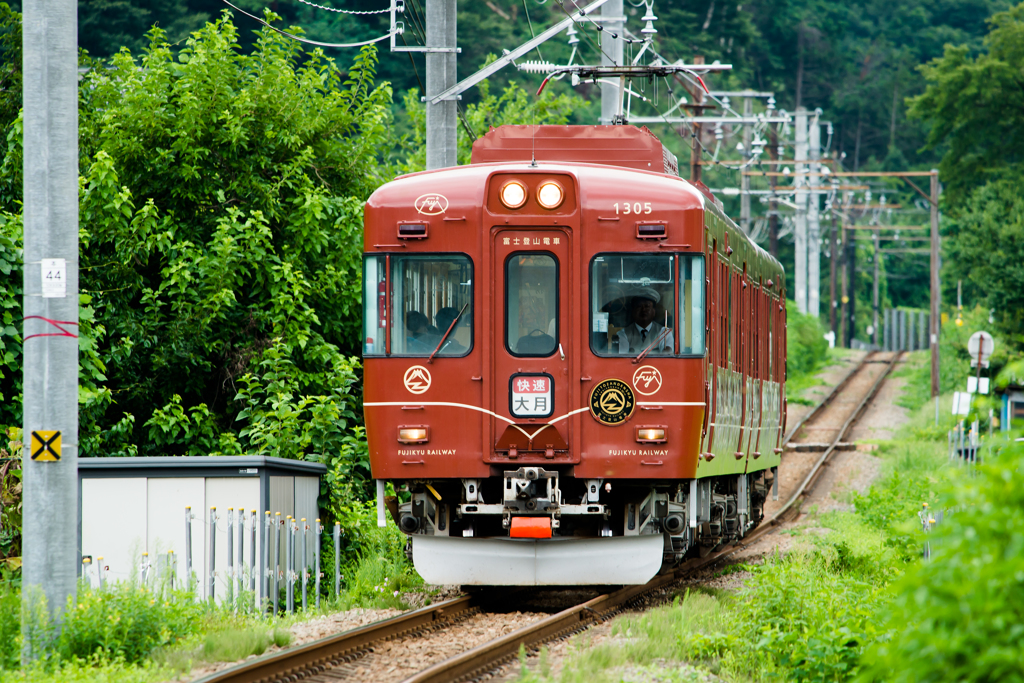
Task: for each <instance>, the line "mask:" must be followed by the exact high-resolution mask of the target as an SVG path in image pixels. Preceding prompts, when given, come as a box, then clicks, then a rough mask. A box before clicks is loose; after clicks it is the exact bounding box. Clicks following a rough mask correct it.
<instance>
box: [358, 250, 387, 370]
mask: <svg viewBox="0 0 1024 683" xmlns="http://www.w3.org/2000/svg"><path fill="white" fill-rule="evenodd" d="M386 264H387V257H386V256H376V255H373V256H366V257H364V258H363V355H364V356H383V355H384V338H385V336H386V334H387V326H388V321H387V278H386V274H387V273H386V270H385V269H386Z"/></svg>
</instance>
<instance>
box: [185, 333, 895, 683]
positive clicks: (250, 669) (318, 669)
mask: <svg viewBox="0 0 1024 683" xmlns="http://www.w3.org/2000/svg"><path fill="white" fill-rule="evenodd" d="M873 355H874V354H873V353H870V354H868V355H867V356H865V357H864V358H863V359H862V360H861V362H860V363H859V364H858V365H857V366H856V367H855V368H854V369H853V370H851V371H850V372H849V373H848V374H847V375H846V376H845V377H844V378H843V380H842V381H841V382H840V383H839V384H838V385H837V386H836V388H835V389H833V390H832V392H830V393H829V395H828V396H826V397H825V398H824V399H822V401H821V402H820V403H819V404H818V405H817V406H815V408H814V409H813V410H812V411H811V412H810V413H808V415H807V416H805V417H804V418H803V419H802V420H801V421H800V422H798V423H797V425H796V426H795V427H794V428H793V430H792V431H791V432H790V433H789V434H788V435H787V438H786V442H788V441H789V439H790V438H791V437H792V436H793V435H794V434H795V433H796V430H798V429H799V428H800V427H801V426H803V425H804V424H805V423H806V422H807V421H809V420H810V419H812V418H813V417H815V416H817V414H818V413H820V411H821V409H822V408H823V407H824V406H826V405H828V404H829V403H831V402H832V400H834V398H835V397H836V396H837V395H838V394H839V393H840V391H842V390H843V389H844V388H845V387H846V386H848V384H849V381H850V379H851V378H852V377H853V376H854V375H855V374H856V373H857V372H859V371H860V370H861V369H863V368H864V367H866V366H867V364H868V363H869V362H871V360H872V357H873ZM900 355H902V353H896V354H895V355H894V356H893V357H892V359H891V360H890V361H889V367H888V368H887V369H886V371H885V372H884V373H883V374H882V375H881V376H879V377H878V379H877V380H876V381H875V382H874V384H873V385H872V387H871V389H870V390H869V392H868V394H867V395H866V396H865V397H864V399H863V400H862V401H861V402H860V403H859V404H858V406H857V408H856V409H855V410H854V412H853V413H852V414H851V415H850V417H849V418H848V419H847V420H846V422H845V423H844V425H843V427H842V428H841V429H840V431H839V433H838V435H837V436H836V438H835V439H834V440H833V442H832V443H831V444H830V445H829V447H828V449H827V450H826V451H825V453H824V454H823V455H822V457H821V458H819V459H818V461H817V462H816V463H815V465H814V468H813V469H812V471H811V473H810V474H809V475H808V476H807V477H806V478H805V479H804V481H803V482H802V483H801V484H800V488H799V490H798V492H797V493H796V494H795V495H794V496H793V497H792V498H791V499H790V500H789V501H788V502H787V503H786V504H785V505H784V506H783V507H782V508H780V509H779V510H778V511H777V512H776V513H775V514H774V515H773V516H772V517H771V518H770V519H767V520H764V521H763V522H762V524H761V525H760V526H759V527H758V528H757V529H755V530H754V531H752V532H751V533H750V534H748V535H747V536H746V537H744V539H743V540H742V541H740V542H738V543H735V544H733V545H730V546H729V547H727V548H724V549H722V550H718V551H715V552H712V553H711V554H709V555H707V556H705V557H701V558H695V559H692V560H689V561H687V562H684V563H683V564H682V565H680V566H679V567H676V568H675V569H674V570H672V571H671V572H668V573H665V574H661V575H659V576H656V577H655V578H654V579H652V580H651V581H649V582H648V583H646V584H644V585H642V586H626V587H624V588H621V589H619V590H616V591H614V592H612V593H608V594H605V595H600V596H598V597H596V598H593V599H591V600H588V601H587V602H584V603H582V604H579V605H576V606H574V607H570V608H568V609H566V610H563V611H562V612H559V613H557V614H553V615H551V616H549V617H545V618H543V619H541V620H539V621H537V622H534V623H532V624H529V625H527V626H524V627H522V628H520V629H518V630H516V631H514V632H512V633H510V634H507V635H505V636H503V637H501V638H498V639H496V640H492V641H489V642H487V643H484V644H482V645H480V646H478V647H475V648H472V649H470V650H467V651H466V652H463V653H462V654H460V655H457V656H455V657H452V658H449V659H447V660H444V661H442V662H438V663H437V664H434V665H433V666H430V667H428V668H426V669H424V670H423V671H420V672H419V673H417V674H415V675H413V676H411V677H409V678H408V679H406V681H405V683H428V682H431V683H432V682H438V683H440V682H442V681H453V680H459V679H466V678H470V677H472V676H478V675H482V674H484V673H486V672H488V671H492V670H494V669H495V668H497V667H499V666H501V665H503V664H504V663H505V662H507V661H510V660H511V659H514V658H515V657H516V656H517V655H518V654H519V651H520V649H521V648H523V647H525V648H527V649H533V648H536V647H538V646H539V645H541V644H542V643H544V642H550V641H552V640H556V639H559V638H563V637H566V636H569V635H571V634H573V633H576V632H579V631H583V630H586V629H587V628H590V627H591V626H593V625H595V624H597V623H600V622H602V621H604V620H606V619H608V618H609V617H611V616H613V615H614V614H616V613H618V612H620V611H622V610H623V609H625V608H626V607H628V606H629V605H630V604H632V603H634V602H635V601H637V600H639V599H642V598H643V597H644V596H645V595H647V594H649V593H652V592H654V591H657V590H659V589H661V588H665V587H667V586H670V585H671V584H673V583H676V582H677V581H679V580H680V579H682V578H685V577H687V576H690V575H692V574H694V573H695V572H697V571H699V570H701V569H704V568H706V567H709V566H712V565H714V564H716V563H718V562H721V561H722V560H724V559H726V558H728V557H729V556H731V555H733V554H734V553H736V552H738V551H740V550H742V549H743V548H745V547H747V546H749V545H750V544H752V543H753V542H755V541H756V540H758V539H760V538H761V537H763V536H765V535H767V534H769V533H772V532H773V531H774V530H775V529H776V528H777V525H778V524H779V523H780V521H781V518H782V516H783V515H784V514H786V513H787V512H788V511H789V510H791V509H792V507H793V506H794V505H795V504H796V502H797V501H798V500H799V499H800V498H801V497H802V496H805V495H806V494H807V493H809V492H810V490H811V489H812V488H813V486H814V484H815V483H816V482H817V478H818V476H819V475H820V471H821V470H822V467H823V466H824V465H825V464H826V463H827V461H828V459H829V458H830V457H831V455H832V453H833V452H834V451H835V447H836V445H837V444H838V443H839V442H840V441H841V440H842V439H843V437H845V436H846V434H847V432H848V431H849V429H850V428H851V427H852V426H853V424H854V423H855V422H856V420H857V419H859V418H860V416H861V415H862V414H863V412H864V410H865V409H866V407H867V405H868V404H869V403H870V401H871V400H872V399H873V398H874V396H875V395H876V394H877V392H878V389H879V388H880V387H881V384H882V382H883V381H884V380H885V378H886V377H888V375H889V373H890V372H891V371H892V369H893V367H894V366H895V364H896V360H897V359H898V358H899V357H900ZM486 600H487V598H486V596H482V595H469V596H463V597H459V598H455V599H452V600H447V601H445V602H441V603H438V604H436V605H431V606H429V607H424V608H421V609H418V610H415V611H413V612H409V613H408V614H403V615H399V616H397V617H393V618H391V619H387V620H384V621H379V622H374V623H371V624H367V625H366V626H362V627H360V628H357V629H353V630H351V631H346V632H344V633H340V634H337V635H334V636H330V637H328V638H324V639H322V640H318V641H314V642H312V643H308V644H306V645H302V646H299V647H296V648H291V649H288V650H283V651H281V652H277V653H274V654H272V655H267V656H264V657H259V658H256V659H254V660H251V661H249V662H245V663H243V664H240V665H237V666H234V667H231V668H228V669H225V670H223V671H220V672H217V673H215V674H212V675H210V676H207V677H205V678H203V679H201V680H200V681H199V682H198V683H261V682H266V681H279V680H288V681H297V680H302V679H305V678H308V677H311V676H315V675H317V674H319V673H322V672H324V671H326V670H327V669H330V668H332V667H335V666H338V665H339V664H342V663H344V662H350V661H353V660H355V659H358V658H360V657H362V656H363V655H364V654H366V653H368V652H371V651H372V648H373V646H374V645H375V644H378V643H381V642H384V641H387V640H390V639H393V638H397V637H401V636H404V635H407V634H410V633H414V632H416V631H425V630H434V629H437V628H442V627H444V626H447V625H450V624H451V623H452V622H454V621H458V620H460V619H461V618H465V617H467V616H470V615H471V614H473V613H475V612H477V611H479V609H480V607H481V605H482V604H483V603H484V602H485V601H486Z"/></svg>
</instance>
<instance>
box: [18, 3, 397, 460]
mask: <svg viewBox="0 0 1024 683" xmlns="http://www.w3.org/2000/svg"><path fill="white" fill-rule="evenodd" d="M149 40H150V42H149V46H148V47H147V48H146V50H145V52H144V53H143V54H142V55H141V57H140V58H138V59H137V58H135V57H134V56H133V55H132V54H131V53H129V52H128V51H127V50H124V51H122V52H120V53H118V54H117V55H116V56H115V57H114V58H113V60H112V63H111V65H110V66H109V68H104V69H95V70H92V71H90V72H89V73H88V74H87V75H86V76H85V78H84V79H83V83H82V86H81V89H80V91H81V104H80V131H81V152H82V176H83V180H82V202H81V218H80V225H81V233H80V235H81V249H82V278H81V282H82V284H81V290H82V295H83V304H85V305H86V306H87V308H85V309H84V310H83V320H84V321H85V322H89V321H90V320H95V321H96V322H95V324H94V325H93V326H92V327H91V329H89V330H85V331H84V332H83V335H82V336H83V345H84V346H85V348H84V349H83V350H84V351H86V352H87V353H85V354H84V355H83V359H84V363H83V385H84V386H85V391H84V392H83V396H82V399H83V406H82V407H83V419H82V426H81V432H82V435H81V437H80V439H81V449H82V452H83V455H99V454H105V455H110V454H117V453H123V454H136V453H138V454H154V453H160V454H175V453H178V454H186V453H187V454H208V453H217V452H219V453H238V452H243V451H245V452H263V453H266V454H268V455H282V456H286V457H303V456H306V457H319V456H323V455H324V454H326V453H335V452H337V451H338V450H339V448H338V445H339V444H340V442H341V441H343V440H344V439H345V438H347V437H349V436H351V432H350V431H349V430H348V426H349V424H350V423H351V421H352V420H353V419H354V418H355V414H356V410H357V403H356V401H357V396H358V388H357V386H355V385H356V382H357V380H358V361H357V360H356V359H353V358H350V357H349V356H348V355H347V354H349V353H351V352H352V351H353V350H354V349H355V348H356V346H357V345H356V343H355V338H356V336H357V334H358V325H359V301H360V296H359V291H360V290H359V282H360V267H359V254H360V252H361V249H360V246H361V245H360V243H361V239H360V233H361V206H362V200H363V199H364V198H365V197H366V196H367V195H368V194H369V192H370V191H372V189H373V188H374V187H375V186H376V185H377V184H379V182H381V180H382V178H383V177H385V175H386V173H387V171H386V169H385V168H382V167H381V166H380V165H379V164H378V163H377V156H376V155H377V150H378V149H379V148H380V147H381V146H382V144H384V142H385V141H386V139H387V135H388V130H389V128H388V126H387V123H388V111H387V107H388V104H389V102H390V90H389V88H388V87H387V86H386V85H382V86H375V85H374V83H373V81H374V63H375V53H374V51H373V50H372V49H366V50H363V51H361V52H360V53H359V54H358V55H357V57H356V59H355V61H354V63H353V65H352V67H351V68H350V69H349V70H348V72H347V73H344V72H342V71H341V70H340V69H339V68H338V67H337V66H335V65H334V63H333V62H332V61H331V60H329V59H326V58H324V57H323V56H322V55H319V54H317V53H314V54H312V55H302V54H301V53H300V51H299V50H298V48H297V46H296V44H295V43H294V42H293V41H290V40H287V39H285V38H282V37H281V36H279V35H278V34H275V33H273V32H270V31H267V32H264V33H263V34H261V36H260V38H259V40H258V41H257V43H256V46H255V48H254V50H253V52H252V53H251V54H249V55H245V54H242V53H241V52H240V51H239V49H238V39H237V32H236V30H235V28H234V25H233V24H232V23H231V21H230V19H227V18H223V19H221V20H219V21H218V22H216V23H214V24H209V25H207V26H206V27H205V28H203V29H201V30H200V31H199V32H197V33H196V34H195V35H194V36H193V37H191V38H189V40H188V41H187V42H186V44H185V45H183V46H180V47H182V49H181V50H180V51H175V50H173V49H172V46H171V45H169V44H168V43H167V41H166V39H165V37H164V33H163V32H162V31H161V30H159V29H154V30H153V31H151V32H150V36H149ZM140 67H141V68H140ZM15 133H17V130H15ZM19 142H20V141H19V140H18V136H17V135H13V136H12V139H11V141H10V144H9V149H8V153H7V155H6V158H5V165H4V171H5V175H6V178H5V180H6V181H7V183H8V185H9V186H14V185H17V184H20V166H21V163H20V148H19V144H18V143H19ZM5 228H7V229H5V230H4V239H3V241H0V264H3V265H2V267H4V268H5V269H8V270H11V271H12V272H13V269H14V268H16V262H17V257H18V254H17V246H18V242H19V241H20V239H19V233H20V231H21V230H20V223H19V222H18V220H17V216H15V215H10V214H9V215H8V217H7V224H6V225H5ZM18 279H20V278H18ZM12 289H13V288H12ZM18 298H20V297H18V292H17V291H16V290H14V291H11V290H10V289H7V288H5V291H4V298H3V299H2V300H0V305H3V306H4V307H5V309H10V310H5V312H4V315H5V320H6V319H7V318H8V317H11V318H12V320H13V319H16V318H17V317H18V305H17V299H18ZM8 324H10V321H9V322H8ZM6 332H7V334H6V335H5V337H4V340H5V344H6V348H5V350H4V355H3V356H0V358H3V359H4V361H5V365H4V367H6V368H10V369H14V368H16V367H17V354H18V351H19V349H18V346H19V344H18V343H17V341H18V340H17V338H16V336H15V334H12V331H11V330H6ZM90 332H91V334H90ZM0 382H2V384H0V392H2V393H4V394H5V395H8V396H10V397H11V398H14V397H15V396H16V395H17V384H16V382H17V378H15V377H14V376H13V375H12V374H11V373H5V375H4V377H3V379H2V380H0ZM6 405H7V406H8V408H7V409H5V411H4V414H3V415H0V418H2V419H3V421H5V422H6V423H8V424H17V422H18V421H19V420H18V419H17V412H16V410H15V409H13V408H16V406H13V402H12V401H8V402H7V403H6Z"/></svg>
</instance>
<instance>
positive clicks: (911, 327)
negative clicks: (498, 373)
mask: <svg viewBox="0 0 1024 683" xmlns="http://www.w3.org/2000/svg"><path fill="white" fill-rule="evenodd" d="M930 323H931V315H930V314H929V313H928V311H925V310H918V309H911V308H887V309H885V310H884V311H883V312H882V344H881V346H882V348H883V349H884V350H886V351H920V350H923V349H927V348H929V346H930V340H929V333H928V330H930V329H931V326H930Z"/></svg>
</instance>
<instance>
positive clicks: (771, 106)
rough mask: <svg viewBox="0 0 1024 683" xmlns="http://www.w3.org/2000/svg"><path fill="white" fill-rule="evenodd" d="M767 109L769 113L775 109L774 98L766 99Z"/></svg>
mask: <svg viewBox="0 0 1024 683" xmlns="http://www.w3.org/2000/svg"><path fill="white" fill-rule="evenodd" d="M767 109H768V111H771V110H773V109H775V98H774V97H769V98H768V107H767Z"/></svg>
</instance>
